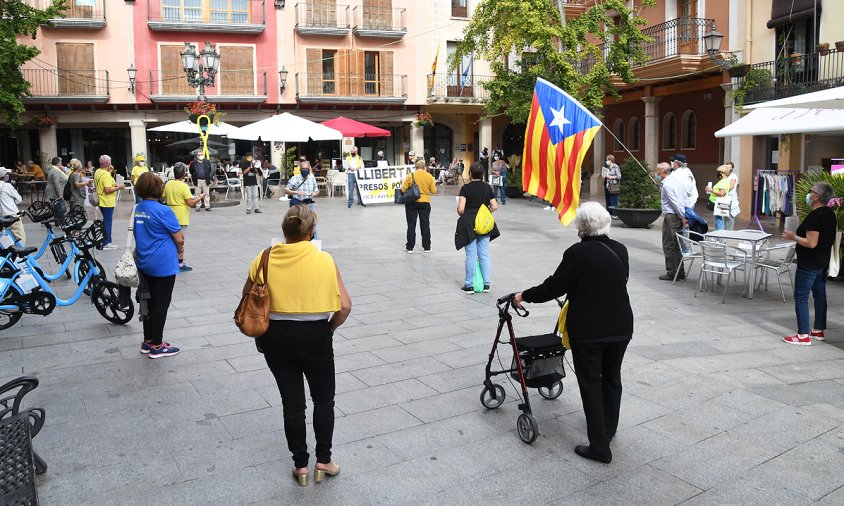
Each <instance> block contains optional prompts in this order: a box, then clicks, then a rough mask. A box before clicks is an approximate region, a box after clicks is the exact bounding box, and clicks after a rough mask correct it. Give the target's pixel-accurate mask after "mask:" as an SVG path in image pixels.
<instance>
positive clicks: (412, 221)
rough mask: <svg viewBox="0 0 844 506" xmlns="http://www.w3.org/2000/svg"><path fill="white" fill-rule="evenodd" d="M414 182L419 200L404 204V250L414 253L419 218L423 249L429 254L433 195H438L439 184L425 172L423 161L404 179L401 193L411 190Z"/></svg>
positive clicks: (417, 163)
mask: <svg viewBox="0 0 844 506" xmlns="http://www.w3.org/2000/svg"><path fill="white" fill-rule="evenodd" d="M414 182H415V183H416V185H417V186H418V187H419V200H417V201H415V202H405V203H404V215H405V218H407V243H406V244H405V245H404V250H405V251H407V252H408V253H413V247H414V246H416V218H417V217H419V229H420V232H421V233H422V249H423V250H425V251H426V252H428V251H431V195H433V194H435V193H437V182H436V180H434V176H432V175H431V174H429V173H428V171H427V170H425V162H424V161H423V160H417V161H416V170H415V171H414V172H413V174H411V175H408V176H407V177H406V178H405V179H404V183H402V185H401V191H402V192H406V191H407V190H409V189H410V187H411V185H413V183H414Z"/></svg>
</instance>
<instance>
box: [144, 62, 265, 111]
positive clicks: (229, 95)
mask: <svg viewBox="0 0 844 506" xmlns="http://www.w3.org/2000/svg"><path fill="white" fill-rule="evenodd" d="M224 72H226V71H220V73H218V74H217V77H216V79H215V81H214V86H211V87H206V88H205V96H206V97H207V99H208V101H209V102H242V103H261V102H265V101H266V100H267V73H266V72H263V71H258V72H255V71H239V70H238V71H229V72H231V74H229V75H224ZM135 87H136V88H138V90H139V91H140V92H141V93H145V94H147V95H149V97H150V99H151V100H152V101H153V102H184V101H192V100H196V97H197V95H198V94H199V92H198V91H197V90H196V88H191V87H190V86H189V85H188V82H187V78H186V77H185V73H184V72H181V71H180V72H175V71H173V72H168V71H150V72H149V80H148V81H147V82H145V83H144V82H140V81H139V82H137V83H136V84H135Z"/></svg>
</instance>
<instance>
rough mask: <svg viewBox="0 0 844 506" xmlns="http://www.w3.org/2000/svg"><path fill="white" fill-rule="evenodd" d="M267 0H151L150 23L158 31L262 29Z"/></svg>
mask: <svg viewBox="0 0 844 506" xmlns="http://www.w3.org/2000/svg"><path fill="white" fill-rule="evenodd" d="M264 1H265V0H261V1H260V2H258V1H254V0H230V1H228V2H217V1H215V0H195V1H194V2H181V1H179V0H149V2H148V3H147V26H149V29H150V30H153V31H159V32H223V33H255V34H258V33H262V32H263V31H264V25H265V24H266V13H265V5H264Z"/></svg>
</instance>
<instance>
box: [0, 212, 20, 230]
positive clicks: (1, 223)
mask: <svg viewBox="0 0 844 506" xmlns="http://www.w3.org/2000/svg"><path fill="white" fill-rule="evenodd" d="M18 220H20V217H19V216H13V215H8V216H0V227H2V228H6V227H8V226H9V225H11V224H12V223H14V222H16V221H18Z"/></svg>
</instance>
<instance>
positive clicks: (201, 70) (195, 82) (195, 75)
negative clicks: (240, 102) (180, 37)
mask: <svg viewBox="0 0 844 506" xmlns="http://www.w3.org/2000/svg"><path fill="white" fill-rule="evenodd" d="M179 55H181V57H182V67H183V68H184V69H185V74H186V75H187V77H188V84H189V85H190V86H191V87H192V88H197V89H198V90H199V99H200V100H202V101H205V100H206V99H205V87H206V86H208V87H211V86H214V77H216V75H217V71H218V70H219V68H220V53H218V52H217V50H216V49H215V48H214V46H213V45H212V44H211V43H210V42H206V43H205V48H204V49H203V50H202V52H200V53H199V54H196V48H195V47H194V46H193V44H191V43H190V42H185V50H184V51H182V52H181V53H179Z"/></svg>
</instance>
